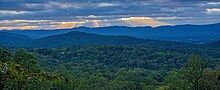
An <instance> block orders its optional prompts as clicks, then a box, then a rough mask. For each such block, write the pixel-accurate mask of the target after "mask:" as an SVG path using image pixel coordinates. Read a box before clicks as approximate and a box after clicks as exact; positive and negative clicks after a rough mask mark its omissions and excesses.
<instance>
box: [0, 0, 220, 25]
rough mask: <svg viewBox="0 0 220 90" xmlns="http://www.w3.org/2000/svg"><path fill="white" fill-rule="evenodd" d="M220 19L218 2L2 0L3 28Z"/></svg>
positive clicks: (0, 22) (176, 0)
mask: <svg viewBox="0 0 220 90" xmlns="http://www.w3.org/2000/svg"><path fill="white" fill-rule="evenodd" d="M219 16H220V1H219V0H1V1H0V29H7V28H8V27H10V29H17V28H16V27H18V29H20V28H25V29H30V28H31V29H54V28H57V26H58V27H59V26H60V27H63V28H66V27H78V26H82V25H84V26H89V27H91V26H94V27H98V26H100V25H101V26H105V25H106V26H110V25H117V24H119V25H122V24H123V25H124V23H121V22H122V21H120V19H122V18H130V17H149V18H151V19H154V20H155V21H156V20H158V22H163V23H169V24H174V25H176V24H210V23H219V21H220V17H219ZM16 20H18V21H19V20H20V22H16ZM22 20H23V22H21V21H22ZM25 21H26V22H25ZM42 21H43V22H42ZM136 21H137V20H136ZM9 22H10V23H9ZM140 22H142V21H140ZM143 23H146V22H143ZM143 23H142V24H143ZM68 25H69V26H68ZM12 27H15V28H12Z"/></svg>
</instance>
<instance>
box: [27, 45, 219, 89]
mask: <svg viewBox="0 0 220 90" xmlns="http://www.w3.org/2000/svg"><path fill="white" fill-rule="evenodd" d="M202 48H203V49H202ZM29 51H31V52H34V53H35V54H36V56H37V57H39V62H38V63H39V64H40V65H41V67H42V68H44V69H45V70H47V71H50V72H56V73H62V74H63V75H64V76H68V77H70V78H72V79H73V81H75V82H74V84H73V88H74V89H83V90H87V89H98V90H100V89H109V90H111V89H116V90H119V89H132V90H135V89H142V90H154V89H160V90H165V89H168V90H173V89H175V90H176V89H183V90H190V89H193V88H194V86H191V83H193V82H190V81H188V80H189V79H192V80H193V79H194V78H197V76H195V77H194V76H193V77H191V76H187V75H185V74H187V73H185V72H188V71H186V70H188V69H187V68H193V69H198V70H200V69H199V68H202V70H203V71H200V72H199V73H200V74H201V75H202V77H199V82H198V84H199V85H197V86H198V87H199V88H200V89H201V88H203V89H204V88H210V90H215V89H216V88H217V82H218V75H219V74H218V73H219V70H218V69H217V67H218V65H219V64H220V58H219V55H220V54H218V53H219V51H220V49H219V48H218V49H217V48H211V47H207V48H204V47H198V48H189V47H185V48H184V47H182V48H175V47H157V48H156V47H147V46H129V45H96V46H94V45H89V46H72V47H63V48H54V49H29ZM200 56H201V57H200ZM194 60H195V61H194ZM196 60H197V61H196ZM204 63H205V64H204ZM192 64H197V65H196V66H198V67H192ZM200 64H202V65H203V66H201V67H200ZM189 70H190V69H189ZM189 74H191V71H189ZM185 76H186V77H185ZM187 78H189V79H187ZM209 78H210V79H209ZM180 81H181V82H180ZM182 81H183V82H182ZM211 81H213V82H211ZM187 82H188V83H187ZM208 83H209V84H208ZM206 84H208V85H206ZM181 85H182V86H181Z"/></svg>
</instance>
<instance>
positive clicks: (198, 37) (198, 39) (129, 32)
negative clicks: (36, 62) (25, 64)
mask: <svg viewBox="0 0 220 90" xmlns="http://www.w3.org/2000/svg"><path fill="white" fill-rule="evenodd" d="M71 31H80V32H86V33H93V34H100V35H123V36H131V37H136V38H141V39H152V40H166V41H180V42H190V43H205V42H212V41H216V40H220V23H217V24H210V25H176V26H160V27H154V28H153V27H125V26H111V27H100V28H88V27H78V28H72V29H57V30H22V31H21V30H11V31H8V30H3V31H0V32H8V33H14V34H21V35H26V36H29V37H32V38H35V39H39V38H42V37H47V36H52V35H58V34H64V33H68V32H71Z"/></svg>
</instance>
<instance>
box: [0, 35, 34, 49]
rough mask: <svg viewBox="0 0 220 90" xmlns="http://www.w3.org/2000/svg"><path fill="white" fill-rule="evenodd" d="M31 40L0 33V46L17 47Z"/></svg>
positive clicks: (26, 37)
mask: <svg viewBox="0 0 220 90" xmlns="http://www.w3.org/2000/svg"><path fill="white" fill-rule="evenodd" d="M32 40H33V38H31V37H29V36H25V35H19V34H13V33H6V32H0V44H1V46H7V47H17V46H20V45H23V44H25V43H28V42H30V41H32Z"/></svg>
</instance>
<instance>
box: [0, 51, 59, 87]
mask: <svg viewBox="0 0 220 90" xmlns="http://www.w3.org/2000/svg"><path fill="white" fill-rule="evenodd" d="M61 79H63V77H61V76H59V75H54V74H50V73H47V72H45V71H44V70H41V69H39V68H38V65H37V64H36V61H35V58H34V56H33V55H32V54H31V53H28V52H27V51H26V50H24V49H20V50H17V51H15V53H13V52H11V51H9V50H7V49H0V90H4V89H7V90H8V89H9V90H23V89H25V90H27V89H36V88H38V89H42V90H45V89H49V88H51V87H53V83H54V82H56V83H57V82H60V80H61Z"/></svg>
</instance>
